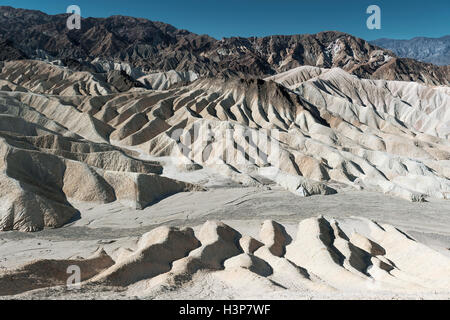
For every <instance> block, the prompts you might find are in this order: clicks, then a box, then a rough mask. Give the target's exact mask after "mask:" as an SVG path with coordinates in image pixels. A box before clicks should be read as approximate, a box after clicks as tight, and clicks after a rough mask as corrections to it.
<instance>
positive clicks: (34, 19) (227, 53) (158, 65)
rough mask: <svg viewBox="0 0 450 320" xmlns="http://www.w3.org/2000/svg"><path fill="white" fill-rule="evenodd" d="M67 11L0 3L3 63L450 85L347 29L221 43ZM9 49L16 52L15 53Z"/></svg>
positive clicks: (438, 72)
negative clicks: (43, 61)
mask: <svg viewBox="0 0 450 320" xmlns="http://www.w3.org/2000/svg"><path fill="white" fill-rule="evenodd" d="M67 17H68V15H66V14H62V15H53V16H51V15H47V14H45V13H42V12H40V11H32V10H24V9H15V8H12V7H0V41H2V42H4V43H8V46H7V47H3V46H2V49H1V51H0V57H1V58H2V60H11V59H25V58H27V57H28V58H38V57H47V58H52V59H55V60H61V61H63V63H64V61H70V62H71V65H77V64H76V63H73V61H74V60H78V61H79V62H81V63H82V65H83V68H88V69H89V66H87V65H86V63H89V62H91V61H92V60H93V59H95V58H101V59H104V60H107V61H120V62H127V63H130V64H131V65H132V66H133V67H135V68H140V69H142V70H143V71H145V72H156V71H169V70H177V71H188V70H189V71H195V72H196V73H198V74H200V75H215V74H218V73H228V74H235V75H239V76H245V77H248V76H250V77H252V76H254V77H262V76H267V75H272V74H275V73H279V72H283V71H286V70H290V69H292V68H295V67H298V66H302V65H311V66H318V67H324V68H331V67H339V68H342V69H344V70H346V71H348V72H350V73H353V74H356V75H358V76H360V77H362V78H372V79H387V80H407V81H418V82H423V83H428V84H436V85H439V84H448V83H449V81H450V80H449V73H450V72H449V67H438V66H435V65H431V64H425V63H422V62H417V61H414V60H410V59H403V58H397V57H396V56H395V54H394V53H392V52H391V51H389V50H385V49H381V48H379V47H376V46H374V45H372V44H370V43H368V42H367V41H365V40H362V39H359V38H356V37H353V36H351V35H349V34H345V33H341V32H335V31H330V32H321V33H318V34H313V35H309V34H308V35H293V36H270V37H264V38H226V39H222V40H216V39H214V38H212V37H210V36H207V35H197V34H194V33H191V32H189V31H186V30H179V29H176V28H175V27H173V26H171V25H168V24H165V23H161V22H153V21H149V20H146V19H138V18H132V17H124V16H112V17H109V18H87V19H83V21H82V25H81V26H82V28H81V30H69V29H68V28H67V27H66V20H67ZM9 52H11V54H10V55H9Z"/></svg>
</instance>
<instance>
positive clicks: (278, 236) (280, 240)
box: [0, 216, 450, 298]
mask: <svg viewBox="0 0 450 320" xmlns="http://www.w3.org/2000/svg"><path fill="white" fill-rule="evenodd" d="M195 229H196V231H195V232H194V231H193V230H192V229H191V228H184V229H178V228H174V227H170V228H169V227H159V228H156V229H154V230H152V231H150V232H148V233H146V234H145V235H143V236H142V237H141V238H140V240H139V241H138V242H137V244H136V248H134V249H133V248H122V250H119V254H117V255H116V256H115V261H113V260H111V258H110V257H109V256H108V255H106V254H105V253H104V252H103V251H99V252H98V253H97V254H96V255H95V256H94V257H92V258H90V259H87V260H52V261H48V260H41V261H36V262H33V263H31V264H27V265H25V266H23V267H20V268H18V269H15V270H8V271H6V272H3V273H1V272H0V283H4V282H5V281H7V280H8V279H11V278H15V279H18V281H17V282H15V284H14V285H12V284H11V283H9V282H8V285H7V286H4V287H2V288H3V290H1V289H0V294H1V295H14V294H18V293H24V292H27V291H29V290H33V289H37V288H48V287H54V288H53V289H56V288H55V287H56V286H61V285H65V283H64V281H63V280H64V274H63V273H65V268H67V266H68V265H78V266H80V268H81V270H82V280H83V282H82V283H81V287H82V288H83V290H84V291H86V290H94V291H95V290H103V289H102V288H103V287H105V286H107V287H108V288H110V289H109V290H111V287H115V288H120V291H121V292H122V293H124V294H125V295H126V296H128V295H129V296H138V297H140V298H146V297H147V298H148V297H150V298H151V297H158V296H159V295H164V294H166V293H167V292H173V293H176V292H178V291H180V292H183V290H188V289H187V288H189V287H191V286H196V285H200V286H201V287H202V295H205V296H221V294H222V296H223V294H225V292H228V293H232V295H233V297H234V298H252V297H260V298H264V297H265V298H267V297H276V296H278V297H281V296H289V297H291V298H292V297H293V298H298V297H300V296H301V295H303V294H306V293H308V294H309V295H311V294H313V295H314V294H315V295H318V296H326V295H327V294H339V293H348V292H353V293H356V294H360V295H361V297H362V296H364V295H368V296H370V295H377V294H383V293H386V292H390V293H391V294H397V295H398V296H402V295H403V294H419V295H424V294H427V293H429V294H431V293H432V294H438V293H445V292H447V293H448V290H449V289H450V276H449V275H450V258H449V257H448V256H446V255H444V254H442V253H440V252H438V251H435V250H433V249H431V248H429V247H427V246H425V245H423V244H421V243H419V242H417V241H416V240H414V239H412V238H411V237H410V236H408V235H407V234H405V233H404V232H402V231H400V230H398V229H396V228H395V227H393V226H390V225H385V224H378V223H376V222H373V221H371V220H367V219H363V218H356V217H355V218H346V219H341V220H335V219H333V218H328V217H323V216H319V217H317V218H309V219H306V220H303V221H300V223H299V224H298V230H297V232H296V233H295V232H294V233H290V234H289V233H288V232H287V231H286V229H285V227H284V226H283V225H282V224H279V223H277V222H274V221H266V222H264V223H263V225H262V226H261V232H260V234H261V235H260V236H259V237H257V238H256V239H252V238H250V237H249V236H245V235H244V236H242V235H241V233H240V232H239V231H237V230H235V229H233V228H231V227H230V226H228V225H226V224H223V223H220V222H217V221H208V222H206V223H205V224H204V225H203V226H201V227H200V228H195ZM291 239H292V241H291ZM259 241H261V242H259ZM249 242H253V243H254V244H253V245H252V246H251V247H252V249H250V250H249V247H248V246H246V247H245V248H242V246H241V245H240V243H242V244H245V243H249ZM263 242H267V244H263ZM275 249H276V250H275ZM43 266H48V267H49V268H51V269H52V270H55V272H52V273H48V272H45V273H43V271H42V270H43V268H42V267H43ZM244 289H245V290H244Z"/></svg>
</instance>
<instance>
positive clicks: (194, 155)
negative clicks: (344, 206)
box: [0, 60, 450, 231]
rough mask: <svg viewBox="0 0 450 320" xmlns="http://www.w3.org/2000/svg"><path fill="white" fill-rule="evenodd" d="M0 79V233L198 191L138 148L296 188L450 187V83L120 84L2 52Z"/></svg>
mask: <svg viewBox="0 0 450 320" xmlns="http://www.w3.org/2000/svg"><path fill="white" fill-rule="evenodd" d="M118 75H120V72H119V74H118ZM61 78H62V79H63V80H59V79H61ZM113 78H115V77H113ZM114 82H116V81H114ZM122 84H124V82H122ZM116 85H117V84H116ZM0 87H1V89H2V90H1V92H0V111H1V113H0V131H1V132H0V138H1V145H0V151H1V154H2V161H1V162H0V165H1V166H2V168H3V172H2V179H1V183H2V184H3V185H4V188H2V189H1V198H2V199H3V202H2V208H3V209H2V220H1V229H2V230H12V229H17V230H25V231H35V230H39V229H42V228H43V227H46V226H47V227H60V226H62V225H64V224H65V223H67V222H68V221H71V220H73V219H76V217H77V210H76V209H75V208H74V207H73V205H72V204H71V203H73V202H74V201H89V202H100V203H108V202H112V201H121V202H123V203H125V204H127V205H129V206H131V207H133V208H136V209H142V208H144V207H146V206H148V205H150V204H152V203H154V202H155V201H158V200H161V199H162V198H164V197H166V196H169V195H172V194H174V193H176V192H181V191H188V190H199V189H200V188H199V187H197V186H194V185H192V184H189V183H184V182H179V181H174V180H172V179H168V178H165V177H161V176H160V175H161V173H162V171H163V168H162V166H161V165H159V164H158V163H157V162H154V161H153V162H152V161H144V160H140V159H138V157H140V156H141V155H145V156H149V155H150V156H153V157H157V158H158V157H171V158H173V159H175V160H176V161H177V163H178V167H179V168H198V169H201V168H208V169H211V170H214V171H215V172H217V174H218V175H220V176H225V177H227V178H229V179H231V180H233V181H234V182H236V183H238V184H241V185H244V186H260V185H264V184H267V183H274V184H278V185H280V186H282V187H284V188H285V189H287V190H289V191H291V192H293V193H295V194H297V195H299V196H312V195H318V194H322V195H328V194H333V193H336V192H338V191H339V190H341V189H345V188H356V189H365V190H371V191H379V192H383V193H386V194H389V195H394V196H398V197H402V198H406V199H408V200H412V201H422V200H424V199H425V198H427V197H432V198H438V199H448V198H449V197H450V183H449V177H450V172H449V170H448V161H450V145H449V135H450V131H449V127H450V113H449V110H450V109H449V108H448V106H449V105H450V100H449V90H448V88H447V87H444V86H441V87H433V86H425V85H421V84H418V83H415V82H405V81H387V80H369V79H360V78H358V77H357V76H355V75H351V74H350V73H348V72H346V71H344V70H342V69H339V68H334V69H323V68H318V67H308V66H305V67H299V68H295V69H292V70H290V71H287V72H285V73H281V74H278V75H275V76H271V77H269V78H266V79H264V80H263V79H242V78H235V77H227V76H222V77H212V78H201V79H198V80H196V81H194V82H193V83H191V84H188V85H182V84H180V85H179V86H178V87H172V88H171V89H167V90H147V89H144V88H140V89H136V88H131V89H130V90H128V91H126V92H120V90H117V87H116V86H112V85H111V84H110V83H108V81H101V79H100V78H97V76H96V74H92V73H90V72H88V71H72V70H69V69H67V68H64V67H61V66H56V65H53V64H50V63H46V62H42V61H31V60H22V61H11V62H6V63H4V65H3V67H2V73H1V74H0ZM112 145H118V146H120V147H115V146H112ZM121 147H122V148H130V149H133V150H135V151H133V152H130V151H124V149H121Z"/></svg>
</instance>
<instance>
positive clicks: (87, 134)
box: [0, 92, 196, 231]
mask: <svg viewBox="0 0 450 320" xmlns="http://www.w3.org/2000/svg"><path fill="white" fill-rule="evenodd" d="M2 93H3V92H2ZM4 93H5V94H6V95H2V100H1V101H0V109H1V114H0V168H1V173H0V186H1V188H0V199H1V218H0V230H2V231H5V230H21V231H37V230H41V229H42V228H44V227H61V226H63V225H64V224H66V223H68V222H69V221H71V220H73V219H76V218H77V214H78V211H77V210H76V209H75V208H74V207H73V205H72V204H71V203H73V202H74V201H75V202H77V201H82V202H97V203H109V202H113V201H121V202H123V203H124V204H126V205H129V206H131V207H133V208H136V209H142V208H144V207H146V206H148V205H150V204H152V203H154V202H155V201H158V200H161V199H163V198H164V197H167V196H170V195H172V194H174V193H177V192H182V191H188V190H194V189H196V187H195V186H193V185H191V184H187V183H183V182H179V181H175V180H172V179H169V178H165V177H161V176H160V174H161V173H162V167H161V166H160V165H159V164H158V163H157V162H151V161H142V160H138V159H136V158H134V157H133V156H132V155H130V154H129V153H126V152H125V151H123V150H122V149H120V148H118V147H113V146H112V145H110V144H107V143H106V142H107V141H109V135H110V132H111V128H110V127H109V126H108V125H107V124H104V123H102V122H100V121H98V120H96V119H95V118H93V117H91V116H90V115H89V114H87V113H82V112H80V111H78V110H77V109H76V108H74V107H73V106H70V105H62V104H61V102H60V101H58V100H54V101H52V99H51V98H48V97H44V96H33V94H30V95H28V94H25V95H24V96H14V94H13V95H11V96H10V95H8V94H7V93H6V92H4ZM22 98H23V99H25V100H24V101H26V100H27V99H31V100H29V101H28V103H30V104H33V105H34V107H31V106H29V105H27V104H24V103H22V102H21V99H22ZM35 99H37V100H35ZM41 99H43V100H41ZM63 110H64V111H63ZM41 111H42V112H43V113H41ZM60 123H64V126H63V125H61V124H60ZM75 132H77V133H75ZM95 141H98V142H95Z"/></svg>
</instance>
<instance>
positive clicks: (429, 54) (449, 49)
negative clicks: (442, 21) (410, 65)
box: [370, 35, 450, 66]
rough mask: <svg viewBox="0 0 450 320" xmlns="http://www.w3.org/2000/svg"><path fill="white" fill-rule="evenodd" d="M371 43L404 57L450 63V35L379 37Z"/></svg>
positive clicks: (444, 64)
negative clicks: (399, 38)
mask: <svg viewBox="0 0 450 320" xmlns="http://www.w3.org/2000/svg"><path fill="white" fill-rule="evenodd" d="M370 43H371V44H373V45H376V46H378V47H381V48H385V49H388V50H391V51H392V52H394V53H395V54H396V55H397V56H399V57H402V58H411V59H415V60H418V61H423V62H428V63H433V64H435V65H442V66H446V65H449V64H450V35H448V36H444V37H441V38H426V37H417V38H413V39H410V40H397V39H385V38H384V39H378V40H374V41H370Z"/></svg>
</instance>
